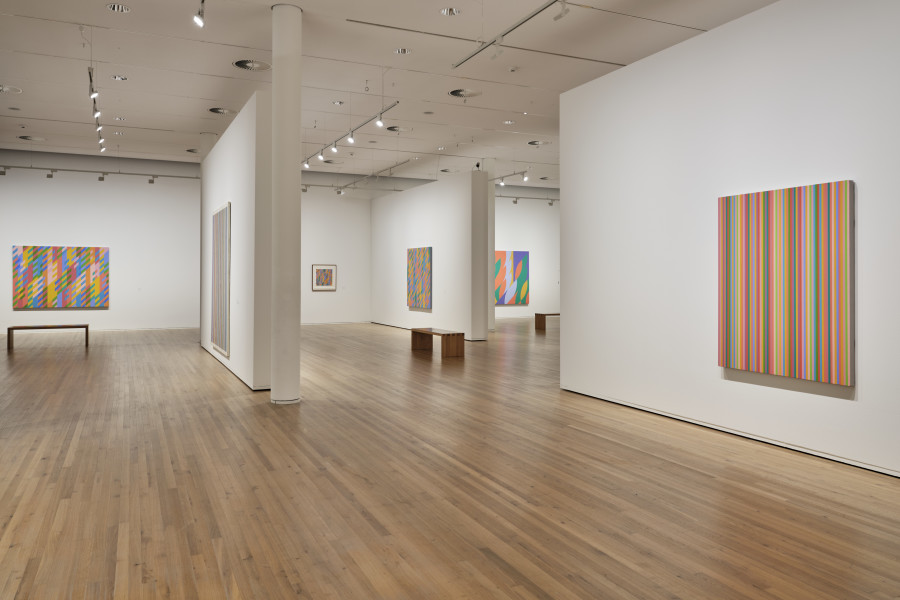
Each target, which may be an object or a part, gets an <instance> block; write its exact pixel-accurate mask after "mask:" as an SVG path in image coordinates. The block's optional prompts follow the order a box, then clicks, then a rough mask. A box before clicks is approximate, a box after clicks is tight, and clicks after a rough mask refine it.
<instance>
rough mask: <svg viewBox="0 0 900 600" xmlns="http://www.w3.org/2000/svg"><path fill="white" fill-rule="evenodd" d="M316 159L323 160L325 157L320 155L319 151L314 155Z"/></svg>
mask: <svg viewBox="0 0 900 600" xmlns="http://www.w3.org/2000/svg"><path fill="white" fill-rule="evenodd" d="M316 158H318V159H319V160H325V155H323V154H322V151H321V150H319V153H318V154H317V155H316Z"/></svg>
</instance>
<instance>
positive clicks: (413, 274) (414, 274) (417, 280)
mask: <svg viewBox="0 0 900 600" xmlns="http://www.w3.org/2000/svg"><path fill="white" fill-rule="evenodd" d="M406 305H407V306H409V307H410V308H431V246H427V247H425V248H409V249H407V251H406Z"/></svg>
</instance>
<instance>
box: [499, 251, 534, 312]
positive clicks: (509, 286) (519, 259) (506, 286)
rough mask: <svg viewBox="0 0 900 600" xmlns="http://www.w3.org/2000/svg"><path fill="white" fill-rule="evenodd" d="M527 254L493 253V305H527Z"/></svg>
mask: <svg viewBox="0 0 900 600" xmlns="http://www.w3.org/2000/svg"><path fill="white" fill-rule="evenodd" d="M528 291H529V290H528V252H527V251H521V252H520V251H506V250H495V251H494V304H496V305H497V306H502V305H511V304H528Z"/></svg>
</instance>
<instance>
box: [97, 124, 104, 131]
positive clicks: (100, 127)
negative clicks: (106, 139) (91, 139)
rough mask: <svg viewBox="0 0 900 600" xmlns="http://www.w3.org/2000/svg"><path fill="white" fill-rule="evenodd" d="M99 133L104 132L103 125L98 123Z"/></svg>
mask: <svg viewBox="0 0 900 600" xmlns="http://www.w3.org/2000/svg"><path fill="white" fill-rule="evenodd" d="M97 131H103V125H101V124H100V123H97Z"/></svg>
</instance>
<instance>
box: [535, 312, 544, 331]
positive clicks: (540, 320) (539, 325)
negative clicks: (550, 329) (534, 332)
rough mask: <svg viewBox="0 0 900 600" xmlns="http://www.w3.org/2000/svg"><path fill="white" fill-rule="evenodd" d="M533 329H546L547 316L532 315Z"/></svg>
mask: <svg viewBox="0 0 900 600" xmlns="http://www.w3.org/2000/svg"><path fill="white" fill-rule="evenodd" d="M534 328H535V329H547V315H539V314H535V315H534Z"/></svg>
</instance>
